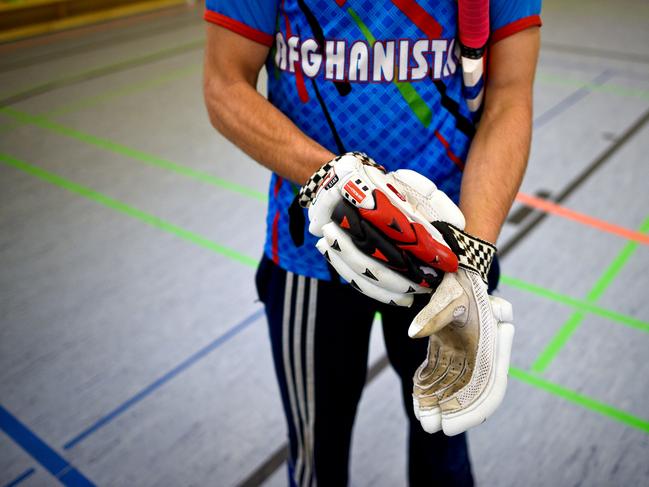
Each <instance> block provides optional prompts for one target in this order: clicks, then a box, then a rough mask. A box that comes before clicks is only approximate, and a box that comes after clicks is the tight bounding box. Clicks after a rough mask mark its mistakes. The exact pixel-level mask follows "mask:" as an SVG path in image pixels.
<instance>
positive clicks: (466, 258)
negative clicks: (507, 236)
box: [433, 222, 496, 283]
mask: <svg viewBox="0 0 649 487" xmlns="http://www.w3.org/2000/svg"><path fill="white" fill-rule="evenodd" d="M433 226H434V227H435V228H437V230H439V232H440V233H441V234H442V235H444V239H445V240H446V242H447V243H448V244H449V245H450V247H451V249H453V252H455V254H456V255H457V256H458V260H459V265H460V267H463V268H464V269H468V270H471V271H475V272H477V273H478V274H479V275H480V278H481V279H482V280H483V281H484V282H485V283H487V282H488V279H487V275H488V274H489V268H490V267H491V262H492V261H493V259H494V255H496V247H495V246H494V245H493V244H490V243H489V242H486V241H484V240H481V239H479V238H478V237H474V236H473V235H469V234H468V233H465V232H464V231H462V230H460V229H459V228H457V227H456V226H454V225H451V224H450V223H446V222H433Z"/></svg>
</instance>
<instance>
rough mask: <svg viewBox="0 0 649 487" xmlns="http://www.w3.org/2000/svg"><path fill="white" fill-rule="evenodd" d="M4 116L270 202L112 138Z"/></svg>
mask: <svg viewBox="0 0 649 487" xmlns="http://www.w3.org/2000/svg"><path fill="white" fill-rule="evenodd" d="M0 113H4V114H5V115H8V116H10V117H12V118H13V119H14V120H16V121H19V122H21V123H25V124H30V125H34V126H36V127H39V128H42V129H45V130H49V131H51V132H54V133H56V134H59V135H64V136H66V137H70V138H72V139H75V140H78V141H80V142H84V143H86V144H90V145H93V146H95V147H98V148H100V149H104V150H108V151H110V152H114V153H116V154H119V155H121V156H124V157H129V158H131V159H135V160H137V161H140V162H143V163H145V164H149V165H151V166H156V167H159V168H162V169H166V170H168V171H172V172H175V173H177V174H181V175H183V176H187V177H190V178H192V179H196V180H198V181H201V182H203V183H207V184H211V185H212V186H217V187H219V188H222V189H227V190H228V191H232V192H234V193H238V194H241V195H243V196H247V197H249V198H253V199H256V200H257V201H261V202H266V201H267V200H268V196H267V195H266V194H264V193H261V192H259V191H256V190H254V189H251V188H248V187H247V186H243V185H240V184H237V183H233V182H231V181H228V180H226V179H222V178H219V177H216V176H212V175H211V174H207V173H204V172H201V171H197V170H196V169H192V168H190V167H187V166H183V165H180V164H176V163H175V162H171V161H168V160H166V159H162V158H161V157H157V156H154V155H151V154H147V153H146V152H142V151H139V150H137V149H133V148H131V147H127V146H125V145H121V144H118V143H116V142H113V141H111V140H108V139H103V138H101V137H96V136H94V135H90V134H86V133H84V132H81V131H79V130H75V129H72V128H70V127H66V126H64V125H61V124H59V123H56V122H53V121H51V120H48V119H47V118H45V117H42V116H39V115H29V114H27V113H23V112H20V111H18V110H14V109H13V108H8V107H5V108H0Z"/></svg>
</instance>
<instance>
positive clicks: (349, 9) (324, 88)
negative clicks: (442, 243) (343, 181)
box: [205, 0, 541, 279]
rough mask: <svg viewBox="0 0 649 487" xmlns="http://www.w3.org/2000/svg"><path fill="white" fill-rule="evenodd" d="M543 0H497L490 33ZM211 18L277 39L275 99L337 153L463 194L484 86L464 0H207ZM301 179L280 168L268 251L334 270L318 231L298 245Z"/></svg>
mask: <svg viewBox="0 0 649 487" xmlns="http://www.w3.org/2000/svg"><path fill="white" fill-rule="evenodd" d="M540 10H541V0H531V1H525V0H492V1H491V2H490V23H491V29H490V30H491V37H490V43H494V42H497V41H498V40H500V39H503V38H505V37H507V36H509V35H512V34H514V33H516V32H519V31H521V30H523V29H526V28H528V27H532V26H539V25H541V19H540ZM205 19H206V20H207V21H210V22H214V23H216V24H218V25H220V26H223V27H225V28H227V29H229V30H231V31H233V32H236V33H237V34H239V35H242V36H244V37H246V38H248V39H251V40H253V41H256V42H259V43H261V44H263V45H266V46H268V47H270V48H271V49H270V51H269V55H268V59H267V61H266V68H267V69H268V98H269V100H270V101H271V102H272V103H273V104H274V105H275V106H276V107H277V108H279V109H280V110H281V111H282V112H283V113H284V114H286V115H287V116H288V117H289V118H290V119H291V120H292V121H293V122H294V123H295V124H296V125H297V126H298V127H299V128H300V129H301V130H302V131H303V132H304V133H305V134H307V135H308V136H310V137H311V138H313V139H315V140H316V141H318V142H319V143H320V144H322V145H323V146H324V147H326V148H327V149H329V150H330V151H332V152H334V153H342V152H346V151H361V152H366V153H368V154H369V155H370V156H371V157H372V158H374V159H375V160H376V161H377V162H379V163H380V164H382V165H383V166H385V167H386V169H388V170H389V171H393V170H396V169H400V168H409V169H414V170H416V171H418V172H419V173H421V174H423V175H425V176H427V177H428V178H430V179H431V180H433V181H434V182H435V184H437V186H438V187H439V188H440V189H441V190H442V191H444V192H445V193H446V194H448V195H449V196H450V197H451V198H452V199H453V200H454V201H455V202H457V201H458V199H459V192H460V182H461V179H462V170H463V169H464V161H465V160H466V157H467V153H468V150H469V145H470V143H471V140H472V138H473V135H474V133H475V126H476V122H477V120H478V117H479V112H478V113H476V112H472V111H470V110H469V108H468V106H467V103H466V101H465V100H466V99H467V98H468V99H470V98H473V97H474V96H475V95H476V92H477V91H479V90H480V89H482V84H478V85H476V86H474V87H472V88H471V92H469V93H467V90H466V89H465V88H464V87H463V83H462V70H461V67H460V65H459V61H458V60H459V49H458V45H457V42H456V37H457V34H458V33H457V0H236V1H234V0H207V2H206V11H205ZM298 190H299V187H298V186H297V185H295V184H293V183H291V182H290V181H287V180H285V179H283V178H282V177H280V176H278V175H277V174H273V176H272V178H271V182H270V188H269V204H268V214H267V233H266V243H265V246H264V251H265V253H266V255H267V256H268V257H270V258H271V259H273V261H274V262H275V263H276V264H278V265H279V266H281V267H282V268H284V269H286V270H289V271H292V272H294V273H297V274H302V275H306V276H310V277H316V278H320V279H329V278H330V276H329V271H328V269H327V265H326V262H325V260H324V258H323V257H322V256H321V255H320V253H319V252H318V251H317V249H316V248H315V242H316V241H317V239H316V238H315V237H313V236H312V235H310V234H309V233H308V231H305V232H306V235H305V243H304V245H303V246H301V247H296V246H295V245H294V243H293V241H292V239H291V236H290V234H289V228H288V207H289V206H290V204H291V201H292V200H293V198H294V196H295V194H296V193H297V191H298Z"/></svg>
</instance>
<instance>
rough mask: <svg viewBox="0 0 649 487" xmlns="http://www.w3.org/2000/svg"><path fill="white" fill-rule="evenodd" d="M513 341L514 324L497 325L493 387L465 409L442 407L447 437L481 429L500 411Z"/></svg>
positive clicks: (443, 423) (452, 399)
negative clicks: (477, 427)
mask: <svg viewBox="0 0 649 487" xmlns="http://www.w3.org/2000/svg"><path fill="white" fill-rule="evenodd" d="M513 339H514V325H513V324H511V323H507V322H504V323H498V327H497V335H496V351H495V352H496V353H495V364H494V367H493V368H492V369H493V378H491V379H490V382H491V383H492V386H491V387H490V388H489V389H487V390H486V391H485V392H484V393H483V394H482V396H480V397H478V398H477V399H476V400H475V401H474V402H473V404H471V405H470V406H469V407H468V408H466V409H460V410H459V411H453V412H451V413H447V412H445V411H444V409H445V408H446V407H448V406H447V405H446V404H444V403H442V404H441V408H442V427H443V429H444V433H445V434H446V435H448V436H454V435H457V434H459V433H462V432H464V431H466V430H468V429H470V428H473V427H474V426H478V425H479V424H482V423H483V422H484V421H485V420H486V419H487V418H489V417H490V416H491V415H492V414H493V413H494V412H495V411H496V409H498V406H500V404H501V403H502V401H503V399H504V397H505V392H506V390H507V373H508V370H509V359H510V356H511V349H512V342H513ZM453 401H454V398H451V399H450V401H449V402H453ZM451 407H452V406H451Z"/></svg>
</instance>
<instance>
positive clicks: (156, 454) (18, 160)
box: [0, 0, 649, 486]
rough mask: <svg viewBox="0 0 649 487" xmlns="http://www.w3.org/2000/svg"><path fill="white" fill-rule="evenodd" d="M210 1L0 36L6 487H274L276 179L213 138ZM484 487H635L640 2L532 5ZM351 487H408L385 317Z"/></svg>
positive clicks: (0, 333) (2, 460)
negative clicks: (505, 349)
mask: <svg viewBox="0 0 649 487" xmlns="http://www.w3.org/2000/svg"><path fill="white" fill-rule="evenodd" d="M201 14H202V6H201V5H200V4H197V5H196V6H194V7H183V8H179V9H173V10H168V11H164V12H163V13H158V14H155V15H154V14H151V15H146V16H141V17H137V18H131V19H127V20H123V21H115V22H111V23H107V24H101V25H98V26H95V27H92V28H84V29H78V30H74V31H68V32H64V33H60V34H55V35H51V36H48V37H44V38H35V39H31V40H27V41H22V42H18V43H14V44H5V45H0V429H1V430H2V433H0V485H2V486H14V485H19V484H20V485H22V486H31V485H57V484H59V483H62V484H64V485H90V484H96V485H120V486H121V485H129V486H149V485H150V486H154V485H155V486H160V485H169V486H176V485H218V486H230V485H240V484H243V485H251V486H252V485H264V486H280V485H285V484H286V471H285V468H284V466H283V459H284V456H285V427H284V424H283V419H282V412H281V408H280V402H279V398H278V391H277V386H276V384H275V378H274V373H273V369H272V363H271V356H270V347H269V343H268V336H267V331H266V328H265V321H264V318H263V314H262V311H261V306H260V304H259V303H258V302H256V296H255V290H254V286H253V276H254V272H255V266H256V263H257V261H258V259H259V257H260V255H261V249H262V241H263V235H264V225H265V221H264V218H265V214H264V205H265V199H266V191H267V183H268V178H269V174H268V172H267V171H266V170H264V169H263V168H261V167H259V166H257V165H256V164H255V163H254V162H252V161H251V160H250V159H249V158H248V157H246V156H245V155H243V154H242V153H241V152H240V151H238V150H237V149H235V148H234V147H233V146H231V145H230V144H229V143H228V142H227V141H226V140H224V139H223V138H222V137H221V136H219V135H218V134H216V133H215V132H214V130H213V129H212V128H211V127H210V125H209V122H208V120H207V116H206V114H205V109H204V107H203V100H202V92H201V61H202V50H203V48H202V46H203V36H204V24H203V21H202V20H201ZM543 19H544V24H545V25H544V27H543V30H542V35H543V47H542V53H541V59H540V62H539V67H538V75H537V81H536V86H535V115H534V116H535V119H534V126H535V130H534V142H533V148H532V156H531V159H530V164H529V169H528V172H527V176H526V178H525V181H524V183H523V187H522V188H521V194H520V195H519V198H518V201H517V203H516V204H515V206H514V208H513V209H512V212H511V215H510V218H509V220H508V223H507V224H506V227H505V229H504V231H503V233H502V236H501V239H500V241H499V248H500V249H501V255H502V264H503V271H504V273H505V274H504V276H503V280H502V284H501V287H500V293H501V294H502V295H503V296H505V297H507V298H508V299H510V300H511V301H512V302H513V304H514V309H515V313H516V317H515V325H516V339H515V344H514V346H515V348H514V352H513V357H512V368H511V372H510V385H509V388H508V392H507V396H506V399H505V401H504V403H503V405H502V406H501V408H500V409H499V410H498V412H497V413H496V414H495V415H494V416H493V417H492V418H491V419H489V421H487V422H486V423H485V424H484V425H482V426H480V427H478V428H475V429H474V430H472V431H471V432H470V435H469V441H470V449H471V456H472V459H473V465H474V471H475V476H476V480H477V482H478V485H482V486H518V485H526V486H577V485H588V486H595V485H601V486H613V485H638V486H639V485H649V462H647V459H648V458H649V406H648V405H647V404H648V400H647V399H648V394H649V360H648V358H649V299H648V297H649V295H648V292H647V289H649V274H648V273H647V269H648V268H649V248H648V245H649V236H648V235H649V193H648V191H647V180H648V177H649V169H648V166H647V159H646V158H647V153H648V152H649V123H647V122H648V120H649V56H647V53H646V48H647V46H649V30H648V29H647V21H648V20H649V4H647V2H643V1H641V0H637V1H630V0H624V1H620V2H606V1H603V0H600V1H597V0H591V1H585V0H582V1H579V2H560V1H557V0H546V1H545V2H544V9H543ZM374 328H375V329H374V333H373V336H372V346H371V356H370V365H371V369H370V374H369V377H368V386H367V388H366V390H365V393H364V395H363V399H362V402H361V405H360V409H359V413H358V419H357V425H356V428H355V432H354V440H353V441H354V443H353V453H352V461H351V467H350V470H351V484H352V485H353V486H397V485H405V469H406V467H405V441H406V438H405V433H406V429H405V416H404V413H403V409H402V404H401V399H400V398H399V394H398V387H397V379H396V375H395V374H394V373H393V372H392V371H391V369H390V368H389V367H386V360H385V353H384V348H383V344H382V338H381V336H380V333H381V332H380V327H374Z"/></svg>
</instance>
